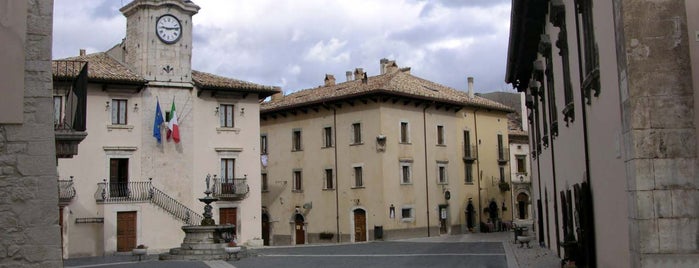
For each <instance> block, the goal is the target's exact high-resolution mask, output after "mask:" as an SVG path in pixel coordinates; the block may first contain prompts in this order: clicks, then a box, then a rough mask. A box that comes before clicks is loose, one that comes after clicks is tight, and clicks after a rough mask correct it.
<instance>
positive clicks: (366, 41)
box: [53, 0, 511, 92]
mask: <svg viewBox="0 0 699 268" xmlns="http://www.w3.org/2000/svg"><path fill="white" fill-rule="evenodd" d="M129 2H130V0H54V32H53V34H54V37H53V38H54V39H53V41H54V44H53V57H54V58H55V59H59V58H65V57H70V56H76V55H77V54H78V50H79V49H80V48H85V49H87V52H88V53H93V52H99V51H105V50H107V49H109V48H111V47H112V46H114V45H115V44H117V43H119V42H120V41H121V39H122V38H124V36H125V28H126V19H125V18H124V16H123V15H122V14H121V13H120V12H119V8H121V7H122V6H124V5H125V4H127V3H129ZM194 2H195V3H196V4H197V5H199V6H200V7H201V10H200V11H199V13H198V14H197V15H195V16H194V18H193V21H194V44H193V46H194V52H193V56H192V64H193V68H194V69H196V70H200V71H205V72H210V73H214V74H218V75H224V76H228V77H233V78H237V79H241V80H246V81H251V82H255V83H259V84H264V85H273V86H281V87H282V89H283V90H284V91H286V92H293V91H297V90H300V89H305V88H311V87H316V86H319V85H321V84H322V83H323V78H324V77H325V74H326V73H328V74H333V75H335V77H336V79H337V80H338V82H343V81H345V80H346V79H345V71H348V70H354V68H357V67H359V68H364V70H365V71H366V72H367V74H368V75H369V76H374V75H377V74H379V60H380V59H381V58H387V59H389V60H396V63H397V64H398V65H399V66H400V67H411V68H412V70H411V72H412V74H413V75H416V76H419V77H422V78H425V79H428V80H431V81H434V82H437V83H440V84H444V85H447V86H451V87H453V88H456V89H460V90H466V87H467V85H466V77H467V76H473V77H475V88H476V92H490V91H503V90H510V91H511V87H509V86H508V85H506V84H505V83H504V82H503V80H504V76H505V75H504V73H505V63H506V57H507V42H508V35H509V18H510V0H427V1H422V0H366V1H364V0H362V1H359V0H351V1H338V0H335V1H331V0H303V1H300V0H297V1H283V0H235V1H230V0H194Z"/></svg>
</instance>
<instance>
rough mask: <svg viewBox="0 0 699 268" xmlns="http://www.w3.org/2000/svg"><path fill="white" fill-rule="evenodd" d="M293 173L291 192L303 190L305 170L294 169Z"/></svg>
mask: <svg viewBox="0 0 699 268" xmlns="http://www.w3.org/2000/svg"><path fill="white" fill-rule="evenodd" d="M291 174H292V175H291V192H295V193H300V192H303V171H302V170H301V169H294V170H293V171H292V173H291Z"/></svg>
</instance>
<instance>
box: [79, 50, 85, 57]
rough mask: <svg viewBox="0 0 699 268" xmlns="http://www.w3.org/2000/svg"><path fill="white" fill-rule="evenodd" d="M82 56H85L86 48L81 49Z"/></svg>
mask: <svg viewBox="0 0 699 268" xmlns="http://www.w3.org/2000/svg"><path fill="white" fill-rule="evenodd" d="M80 56H85V49H84V48H81V49H80Z"/></svg>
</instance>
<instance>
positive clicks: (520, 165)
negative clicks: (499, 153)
mask: <svg viewBox="0 0 699 268" xmlns="http://www.w3.org/2000/svg"><path fill="white" fill-rule="evenodd" d="M516 157H517V173H527V166H526V165H527V156H525V155H517V156H516Z"/></svg>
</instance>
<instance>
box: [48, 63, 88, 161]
mask: <svg viewBox="0 0 699 268" xmlns="http://www.w3.org/2000/svg"><path fill="white" fill-rule="evenodd" d="M87 66H88V64H87V62H86V61H69V60H56V61H53V62H52V72H53V81H54V86H56V85H59V84H60V85H65V86H68V91H67V92H66V95H65V96H64V99H65V103H62V105H63V107H65V109H64V110H65V114H64V115H63V116H62V117H61V118H60V119H54V132H55V136H56V137H55V140H56V157H57V158H72V157H73V156H74V155H77V154H78V145H79V144H80V142H82V140H84V139H85V137H86V136H87V133H86V132H85V131H86V126H87V125H86V122H87V121H86V119H87V80H88V68H87Z"/></svg>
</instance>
